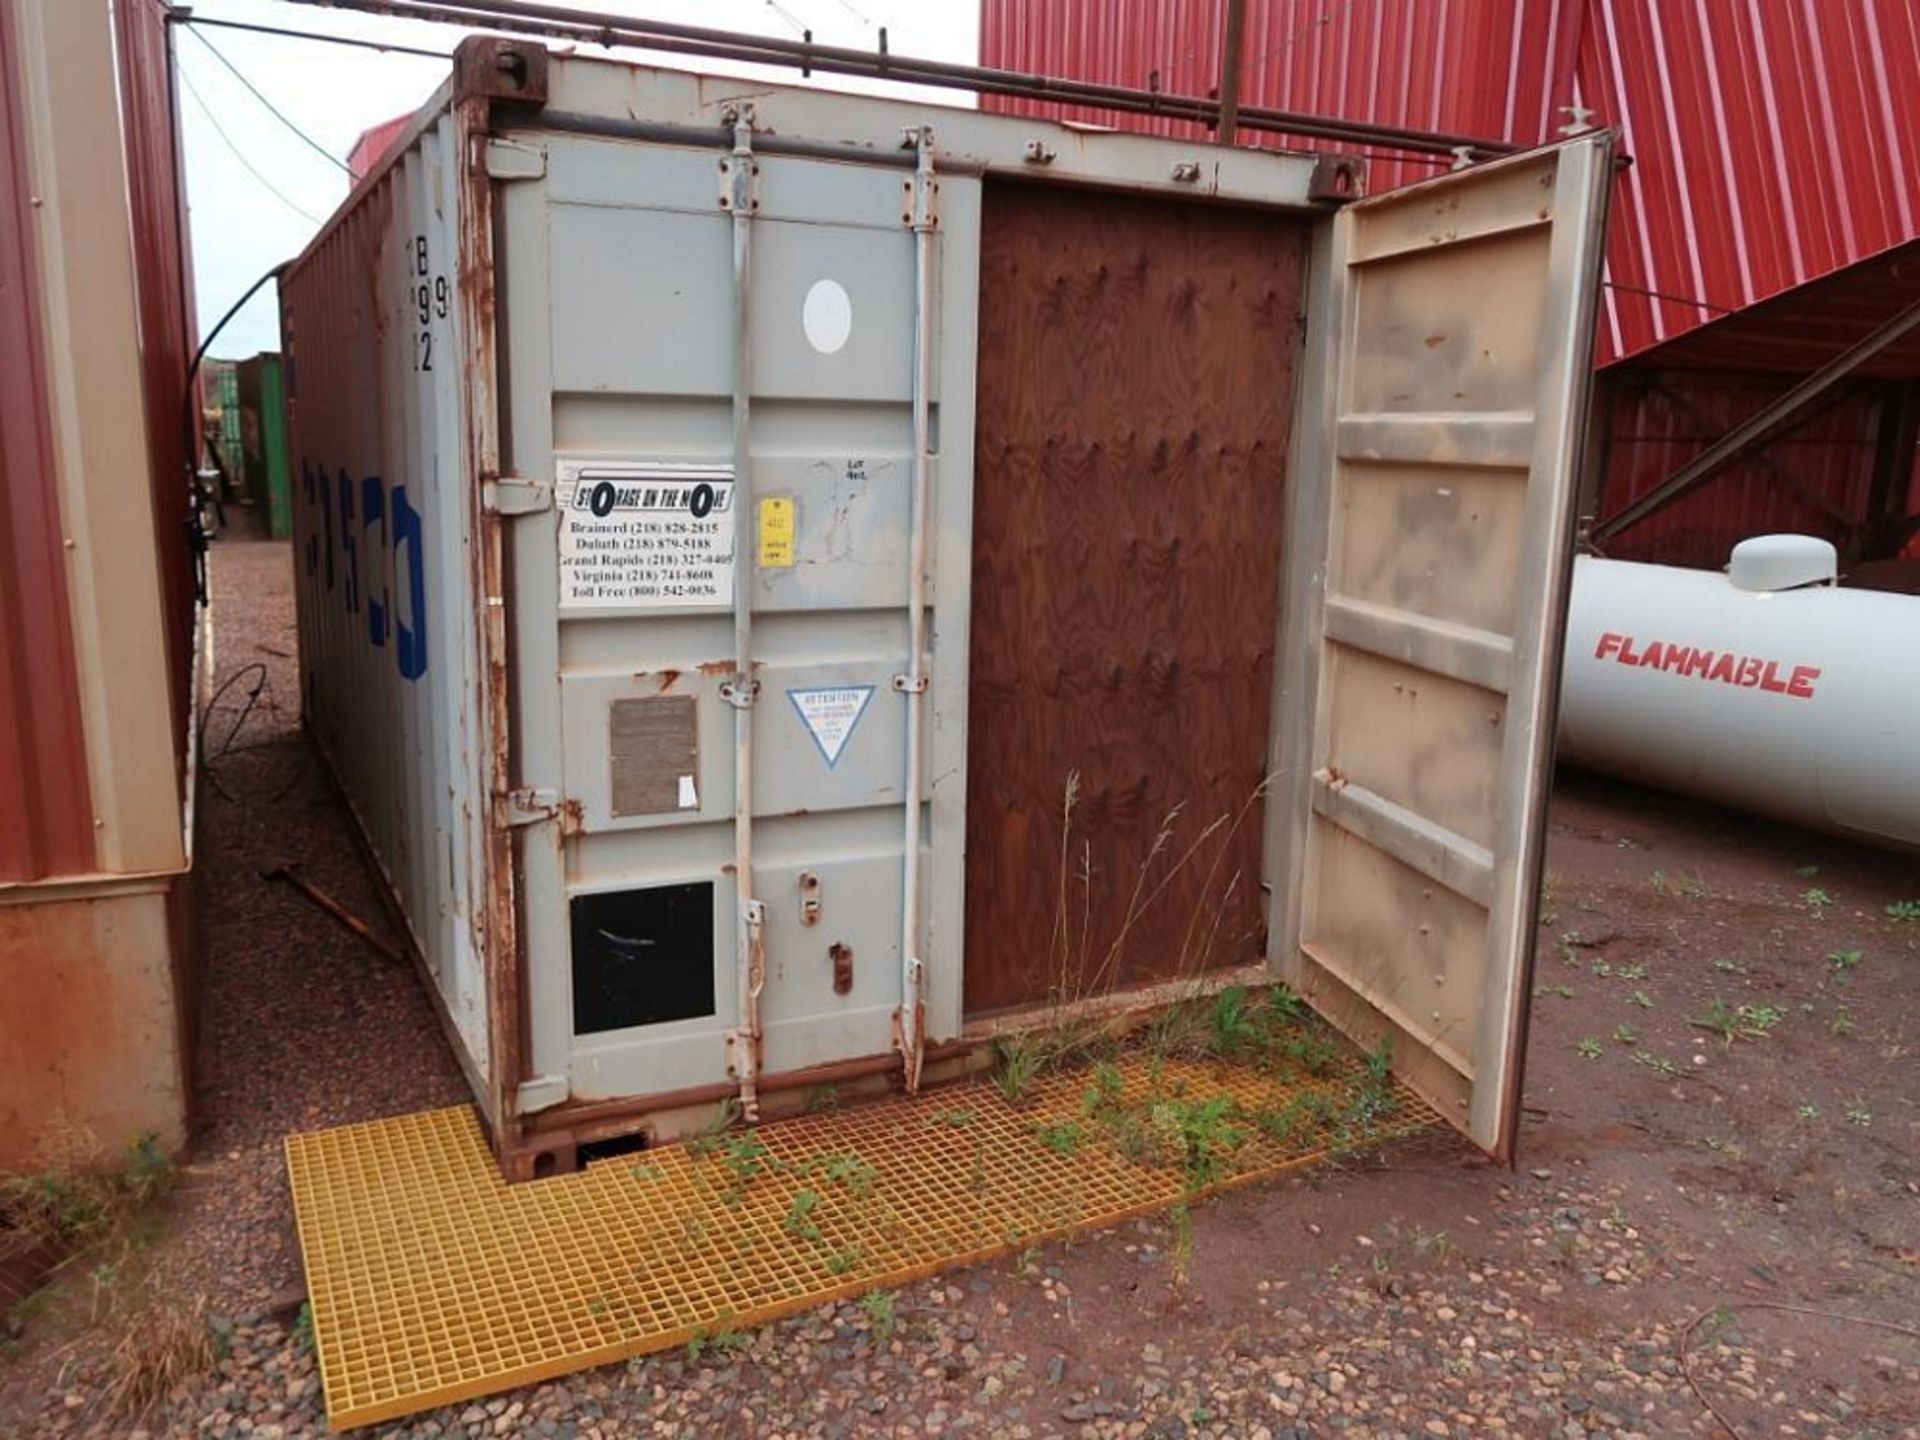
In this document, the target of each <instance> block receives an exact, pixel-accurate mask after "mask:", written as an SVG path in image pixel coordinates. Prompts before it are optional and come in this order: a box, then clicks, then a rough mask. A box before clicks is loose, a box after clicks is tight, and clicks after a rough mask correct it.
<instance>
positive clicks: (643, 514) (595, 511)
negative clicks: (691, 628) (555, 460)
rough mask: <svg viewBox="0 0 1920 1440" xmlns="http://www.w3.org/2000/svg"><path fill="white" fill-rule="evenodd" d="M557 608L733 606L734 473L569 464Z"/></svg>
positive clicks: (562, 494)
mask: <svg viewBox="0 0 1920 1440" xmlns="http://www.w3.org/2000/svg"><path fill="white" fill-rule="evenodd" d="M554 478H555V481H556V484H555V486H554V491H555V498H556V500H557V501H558V504H559V510H560V604H561V605H562V606H563V607H567V608H572V609H589V610H668V609H677V608H679V607H681V606H686V605H729V604H731V603H732V602H733V550H734V545H733V537H734V523H733V513H734V504H733V467H732V466H731V465H691V464H641V463H617V462H611V461H595V460H576V461H562V462H561V463H560V465H559V467H558V473H557V475H556V476H555V477H554Z"/></svg>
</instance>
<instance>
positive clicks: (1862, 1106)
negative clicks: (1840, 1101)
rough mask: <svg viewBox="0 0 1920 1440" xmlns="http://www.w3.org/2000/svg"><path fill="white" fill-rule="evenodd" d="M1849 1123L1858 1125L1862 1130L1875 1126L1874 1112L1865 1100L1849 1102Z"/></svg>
mask: <svg viewBox="0 0 1920 1440" xmlns="http://www.w3.org/2000/svg"><path fill="white" fill-rule="evenodd" d="M1847 1123H1848V1124H1849V1125H1858V1126H1859V1127H1860V1128H1861V1129H1862V1130H1864V1129H1866V1128H1867V1126H1869V1125H1871V1124H1873V1112H1872V1111H1871V1110H1869V1109H1868V1108H1867V1102H1866V1101H1865V1100H1860V1099H1855V1100H1851V1101H1849V1102H1847Z"/></svg>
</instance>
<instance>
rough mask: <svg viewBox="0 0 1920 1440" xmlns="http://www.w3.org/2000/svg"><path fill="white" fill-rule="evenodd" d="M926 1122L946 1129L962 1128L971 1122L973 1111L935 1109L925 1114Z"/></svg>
mask: <svg viewBox="0 0 1920 1440" xmlns="http://www.w3.org/2000/svg"><path fill="white" fill-rule="evenodd" d="M927 1123H928V1124H929V1125H933V1126H937V1127H942V1128H945V1129H948V1130H964V1129H966V1128H967V1126H969V1125H971V1124H973V1111H971V1110H935V1111H934V1112H933V1113H932V1114H930V1115H929V1116H927Z"/></svg>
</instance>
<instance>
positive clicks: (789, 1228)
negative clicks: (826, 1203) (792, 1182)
mask: <svg viewBox="0 0 1920 1440" xmlns="http://www.w3.org/2000/svg"><path fill="white" fill-rule="evenodd" d="M819 1205H820V1197H819V1195H818V1194H816V1193H815V1192H814V1191H812V1190H796V1191H794V1192H793V1199H792V1200H791V1201H790V1202H789V1203H788V1205H787V1218H786V1219H785V1220H784V1221H782V1222H781V1224H782V1225H783V1227H784V1228H785V1229H786V1232H787V1233H788V1234H789V1235H795V1236H798V1237H799V1238H800V1239H802V1240H818V1239H819V1238H820V1227H819V1226H818V1225H816V1224H814V1222H813V1219H812V1216H813V1212H814V1211H815V1210H816V1209H818V1208H819Z"/></svg>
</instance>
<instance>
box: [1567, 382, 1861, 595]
mask: <svg viewBox="0 0 1920 1440" xmlns="http://www.w3.org/2000/svg"><path fill="white" fill-rule="evenodd" d="M1790 382H1791V377H1780V376H1772V375H1721V374H1711V373H1701V372H1686V371H1669V372H1661V371H1655V370H1651V369H1646V368H1642V367H1640V366H1632V367H1628V368H1626V369H1623V370H1616V371H1615V372H1614V373H1613V376H1612V383H1611V384H1610V385H1609V387H1608V391H1607V395H1606V400H1605V403H1604V404H1602V405H1601V406H1600V407H1598V408H1597V409H1596V411H1595V415H1596V418H1597V420H1598V423H1601V424H1603V425H1604V426H1605V427H1606V428H1605V431H1604V436H1603V444H1604V446H1605V455H1606V463H1607V486H1606V502H1605V507H1604V508H1605V511H1606V513H1609V514H1611V513H1613V512H1614V511H1617V510H1619V509H1621V508H1622V507H1624V506H1626V505H1628V504H1630V503H1632V502H1633V501H1634V500H1636V499H1638V498H1639V497H1640V496H1641V495H1644V494H1645V493H1647V492H1648V491H1649V490H1652V489H1653V488H1654V487H1655V486H1657V485H1658V484H1659V483H1660V482H1661V481H1662V480H1664V479H1666V478H1667V476H1669V475H1671V474H1672V473H1673V472H1674V471H1676V470H1678V469H1679V468H1680V467H1681V466H1682V465H1684V464H1685V463H1686V462H1687V461H1689V460H1691V459H1693V457H1694V456H1695V455H1697V454H1699V453H1700V452H1701V451H1702V450H1704V449H1705V448H1706V447H1707V445H1708V444H1710V443H1711V442H1712V441H1714V440H1716V439H1718V438H1719V437H1720V436H1721V435H1722V434H1724V433H1725V432H1726V431H1727V430H1729V429H1731V428H1732V427H1733V426H1734V425H1736V424H1738V423H1739V422H1740V421H1742V420H1744V419H1746V418H1747V416H1749V415H1751V414H1753V413H1754V412H1755V411H1757V410H1759V409H1760V408H1761V407H1762V406H1763V405H1765V404H1766V403H1767V402H1768V401H1770V400H1772V399H1773V398H1774V397H1775V396H1776V395H1778V394H1779V393H1780V391H1781V390H1783V389H1784V388H1785V387H1786V386H1787V385H1788V384H1789V383H1790ZM1891 394H1892V392H1891V390H1890V388H1889V387H1887V386H1884V385H1867V386H1862V387H1859V388H1856V389H1840V390H1837V391H1835V392H1834V394H1833V396H1832V398H1831V400H1830V402H1829V403H1828V404H1826V405H1825V406H1824V408H1821V407H1816V408H1815V409H1814V410H1813V411H1812V413H1811V414H1810V415H1809V416H1808V418H1807V419H1806V420H1805V421H1803V422H1802V423H1801V424H1800V425H1798V426H1796V427H1794V428H1793V429H1792V430H1791V431H1789V432H1788V433H1787V434H1786V435H1785V436H1783V437H1782V438H1780V439H1778V440H1776V441H1774V442H1773V443H1772V444H1770V445H1767V446H1766V447H1764V448H1763V449H1761V450H1760V451H1758V452H1755V453H1753V454H1750V455H1748V456H1746V457H1745V458H1743V459H1741V460H1738V461H1736V462H1734V463H1733V464H1732V465H1730V466H1728V467H1727V469H1726V470H1725V471H1724V472H1723V473H1721V474H1719V475H1717V476H1715V477H1714V478H1713V479H1712V480H1711V481H1709V482H1708V483H1706V484H1705V485H1703V486H1701V487H1700V488H1699V489H1698V490H1695V491H1694V492H1693V493H1692V494H1690V495H1687V496H1685V497H1683V498H1682V499H1680V500H1677V501H1675V502H1674V503H1673V504H1672V505H1670V506H1668V507H1667V508H1666V509H1664V510H1660V511H1657V512H1655V513H1654V514H1653V515H1651V516H1649V517H1648V518H1647V519H1645V520H1643V521H1642V522H1641V523H1640V524H1638V525H1636V526H1634V527H1633V528H1632V529H1630V530H1628V531H1626V532H1624V533H1623V534H1621V535H1620V536H1618V537H1617V538H1616V539H1615V540H1614V541H1613V542H1611V543H1610V544H1609V545H1608V546H1607V554H1608V555H1609V556H1610V557H1612V558H1613V559H1617V560H1646V561H1651V562H1653V563H1655V564H1661V565H1684V566H1690V567H1697V568H1701V569H1719V568H1720V567H1721V566H1723V565H1725V564H1726V563H1727V552H1728V550H1729V549H1730V548H1731V546H1732V545H1733V543H1734V542H1735V541H1737V540H1741V539H1744V538H1746V537H1747V536H1749V535H1760V534H1767V533H1770V532H1778V531H1791V532H1794V533H1796V534H1801V535H1820V536H1824V537H1825V538H1826V539H1829V540H1831V541H1833V542H1834V544H1835V545H1836V546H1838V547H1839V548H1840V550H1841V553H1842V554H1843V555H1844V554H1846V553H1847V552H1848V548H1849V545H1850V543H1851V542H1852V540H1853V539H1854V535H1853V530H1854V525H1853V518H1854V517H1858V516H1864V515H1865V514H1866V512H1867V509H1868V506H1867V496H1868V492H1869V490H1870V489H1871V487H1872V484H1873V475H1874V464H1875V460H1876V457H1877V454H1878V449H1879V436H1880V427H1881V417H1882V413H1883V409H1884V407H1885V406H1886V405H1887V404H1888V403H1889V399H1890V396H1891Z"/></svg>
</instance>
